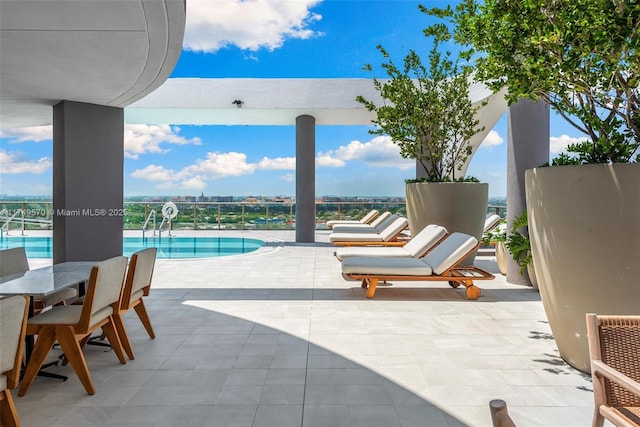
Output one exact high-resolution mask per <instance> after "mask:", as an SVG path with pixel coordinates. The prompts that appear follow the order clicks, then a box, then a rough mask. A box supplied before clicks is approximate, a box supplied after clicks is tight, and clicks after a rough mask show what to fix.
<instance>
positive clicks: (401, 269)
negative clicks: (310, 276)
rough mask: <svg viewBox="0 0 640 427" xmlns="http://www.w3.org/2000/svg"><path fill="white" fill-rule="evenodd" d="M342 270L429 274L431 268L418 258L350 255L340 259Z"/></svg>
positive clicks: (389, 273) (355, 272)
mask: <svg viewBox="0 0 640 427" xmlns="http://www.w3.org/2000/svg"><path fill="white" fill-rule="evenodd" d="M342 272H343V273H345V274H378V275H380V276H430V275H431V274H432V269H431V267H429V265H428V264H427V263H425V262H423V261H422V260H421V259H419V258H380V257H352V258H347V259H345V260H344V261H342Z"/></svg>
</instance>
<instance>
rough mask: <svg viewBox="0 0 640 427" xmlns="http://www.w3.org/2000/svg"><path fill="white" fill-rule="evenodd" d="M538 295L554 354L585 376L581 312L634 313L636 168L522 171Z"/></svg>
mask: <svg viewBox="0 0 640 427" xmlns="http://www.w3.org/2000/svg"><path fill="white" fill-rule="evenodd" d="M525 185H526V195H527V209H528V215H529V235H530V238H531V248H532V251H533V264H534V268H535V271H536V276H537V279H538V286H539V290H540V296H541V299H542V303H543V305H544V309H545V312H546V314H547V318H548V320H549V323H550V326H551V330H552V332H553V336H554V338H555V340H556V344H557V345H558V349H559V351H560V355H561V356H562V358H563V359H564V360H566V361H567V362H568V363H569V364H570V365H572V366H573V367H575V368H577V369H579V370H581V371H583V372H589V369H590V368H589V351H588V345H587V334H586V325H585V313H589V312H592V313H598V314H640V257H639V254H640V164H612V165H582V166H558V167H547V168H537V169H531V170H527V171H526V173H525Z"/></svg>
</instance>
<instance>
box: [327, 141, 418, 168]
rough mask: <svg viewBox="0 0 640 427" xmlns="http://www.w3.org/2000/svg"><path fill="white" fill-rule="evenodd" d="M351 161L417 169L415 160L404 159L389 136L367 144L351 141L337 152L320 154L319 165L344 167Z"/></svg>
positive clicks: (370, 164)
mask: <svg viewBox="0 0 640 427" xmlns="http://www.w3.org/2000/svg"><path fill="white" fill-rule="evenodd" d="M349 160H359V161H361V162H363V163H365V164H367V165H369V166H386V167H397V168H400V169H410V168H412V167H415V160H412V159H404V158H402V157H401V156H400V148H399V147H398V146H397V145H396V144H394V143H393V141H392V140H391V138H390V137H389V136H376V137H375V138H373V139H372V140H370V141H367V142H360V141H351V142H350V143H349V144H348V145H341V146H340V147H338V148H337V149H336V150H330V151H327V152H326V153H319V154H318V164H319V165H321V166H334V167H338V166H344V165H345V164H346V161H349Z"/></svg>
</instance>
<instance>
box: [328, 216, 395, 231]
mask: <svg viewBox="0 0 640 427" xmlns="http://www.w3.org/2000/svg"><path fill="white" fill-rule="evenodd" d="M387 213H388V212H387ZM396 219H398V215H391V214H389V215H387V217H386V218H385V219H384V220H382V221H380V222H379V223H378V224H376V225H375V226H374V225H369V224H356V225H336V226H334V227H333V232H334V233H380V232H381V231H382V230H384V229H385V228H387V227H388V226H389V225H390V224H392V223H393V221H395V220H396Z"/></svg>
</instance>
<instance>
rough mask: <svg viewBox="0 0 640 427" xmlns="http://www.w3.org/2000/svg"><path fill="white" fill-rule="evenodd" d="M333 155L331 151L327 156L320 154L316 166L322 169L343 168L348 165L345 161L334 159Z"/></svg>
mask: <svg viewBox="0 0 640 427" xmlns="http://www.w3.org/2000/svg"><path fill="white" fill-rule="evenodd" d="M332 155H333V152H332V151H329V152H327V153H326V154H323V153H318V157H316V165H318V166H320V167H329V168H341V167H343V166H344V165H346V164H347V162H345V161H344V160H341V159H337V158H335V157H332Z"/></svg>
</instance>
